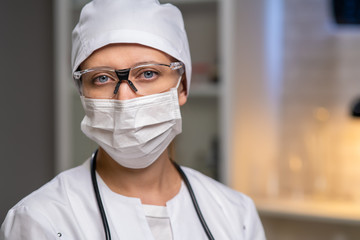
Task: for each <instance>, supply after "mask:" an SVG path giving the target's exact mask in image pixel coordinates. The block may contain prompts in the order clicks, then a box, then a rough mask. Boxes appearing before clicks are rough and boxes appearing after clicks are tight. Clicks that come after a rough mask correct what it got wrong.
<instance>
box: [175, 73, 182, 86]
mask: <svg viewBox="0 0 360 240" xmlns="http://www.w3.org/2000/svg"><path fill="white" fill-rule="evenodd" d="M181 79H182V75H181V76H180V77H179V80H178V82H177V84H176V87H175V88H176V89H178V88H179V86H180V83H181Z"/></svg>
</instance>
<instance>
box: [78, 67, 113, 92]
mask: <svg viewBox="0 0 360 240" xmlns="http://www.w3.org/2000/svg"><path fill="white" fill-rule="evenodd" d="M118 81H119V80H118V78H117V76H116V74H115V72H114V70H109V69H91V70H89V71H88V72H86V73H84V74H83V75H82V76H81V88H82V93H83V95H84V96H85V97H89V98H112V97H113V96H114V90H115V87H116V84H117V83H118Z"/></svg>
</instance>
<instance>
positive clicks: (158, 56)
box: [80, 43, 172, 69]
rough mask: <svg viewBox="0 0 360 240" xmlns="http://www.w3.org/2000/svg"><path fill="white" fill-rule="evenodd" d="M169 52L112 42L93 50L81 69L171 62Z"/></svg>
mask: <svg viewBox="0 0 360 240" xmlns="http://www.w3.org/2000/svg"><path fill="white" fill-rule="evenodd" d="M171 61H172V57H170V56H169V55H168V54H166V53H164V52H162V51H160V50H157V49H154V48H151V47H147V46H144V45H140V44H127V43H119V44H111V45H107V46H105V47H102V48H100V49H98V50H96V51H95V52H93V53H92V54H91V55H90V56H89V57H88V58H87V59H86V60H85V61H84V62H83V63H82V64H81V65H80V68H81V69H86V68H92V67H97V66H109V67H114V68H127V67H130V66H132V65H134V64H136V63H139V62H158V63H166V64H168V63H170V62H171Z"/></svg>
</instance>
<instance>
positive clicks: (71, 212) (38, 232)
mask: <svg viewBox="0 0 360 240" xmlns="http://www.w3.org/2000/svg"><path fill="white" fill-rule="evenodd" d="M183 169H184V171H185V173H186V175H187V176H188V178H189V181H190V183H191V184H192V187H193V190H194V192H195V195H196V197H197V200H198V203H199V206H200V209H201V211H202V213H203V216H204V218H205V220H206V222H207V224H208V226H209V228H210V230H211V232H212V234H213V236H214V238H215V239H216V240H227V239H231V240H233V239H238V240H243V239H247V240H258V239H259V240H260V239H265V236H264V231H263V227H262V224H261V222H260V220H259V217H258V214H257V212H256V209H255V207H254V204H253V202H252V201H251V200H250V199H249V198H248V197H247V196H245V195H243V194H241V193H239V192H236V191H233V190H231V189H229V188H227V187H226V186H224V185H222V184H220V183H218V182H216V181H214V180H212V179H210V178H208V177H206V176H204V175H202V174H201V173H199V172H197V171H195V170H192V169H189V168H185V167H183ZM98 183H99V188H100V194H101V197H102V201H103V204H104V207H105V211H106V214H107V219H108V222H109V226H110V231H111V237H112V239H113V240H116V239H120V240H129V239H131V240H154V238H153V236H152V233H151V230H150V228H149V226H148V223H147V220H146V217H145V214H144V209H143V207H142V204H141V201H140V200H139V199H137V198H131V197H125V196H122V195H119V194H116V193H114V192H112V191H111V190H110V189H109V188H108V187H107V186H106V185H105V183H104V182H103V181H102V180H101V178H100V177H99V175H98ZM167 211H168V214H169V217H170V222H171V226H172V232H173V239H174V240H194V239H196V240H202V239H204V240H205V239H207V237H206V235H205V233H204V230H203V228H202V226H201V223H200V221H199V219H198V216H197V214H196V212H195V210H194V207H193V204H192V201H191V198H190V196H189V193H188V191H187V188H186V186H185V185H184V184H183V186H182V187H181V190H180V192H179V193H178V194H177V195H176V196H175V197H174V198H173V199H171V200H170V201H168V202H167ZM0 239H1V240H5V239H6V240H8V239H11V240H15V239H16V240H17V239H19V240H20V239H21V240H26V239H32V240H35V239H36V240H45V239H46V240H50V239H57V240H82V239H83V240H92V239H93V240H100V239H105V235H104V229H103V224H102V221H101V217H100V214H99V210H98V206H97V203H96V200H95V195H94V191H93V186H92V183H91V177H90V161H89V160H88V161H86V162H85V163H84V164H83V165H81V166H79V167H76V168H73V169H71V170H68V171H65V172H63V173H61V174H59V175H58V176H57V177H55V178H54V179H53V180H52V181H50V182H49V183H47V184H46V185H44V186H43V187H41V188H40V189H38V190H37V191H35V192H33V193H32V194H30V195H29V196H27V197H26V198H24V199H23V200H21V201H20V202H19V203H18V204H17V205H15V206H14V207H13V208H12V209H11V210H10V211H9V212H8V214H7V216H6V218H5V221H4V222H3V224H2V226H1V231H0Z"/></svg>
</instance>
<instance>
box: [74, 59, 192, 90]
mask: <svg viewBox="0 0 360 240" xmlns="http://www.w3.org/2000/svg"><path fill="white" fill-rule="evenodd" d="M149 66H166V67H169V68H170V69H171V70H180V79H181V76H182V75H183V74H184V72H185V65H184V63H182V62H171V63H170V64H164V63H148V64H140V65H136V66H134V67H131V68H124V69H114V68H110V67H105V66H104V67H95V68H88V69H85V70H79V71H75V72H74V73H73V79H74V80H75V82H76V84H77V88H78V90H79V93H80V95H83V94H82V91H81V77H82V75H84V74H86V73H89V72H93V71H97V70H100V69H106V70H107V71H113V72H114V73H115V74H116V76H117V78H118V79H119V82H118V83H117V84H116V86H115V89H114V96H115V95H116V94H117V92H118V90H119V87H120V84H121V83H122V82H123V81H126V82H127V83H128V84H129V86H130V88H131V89H132V90H133V91H134V92H135V93H137V91H138V90H137V88H136V87H135V85H134V84H133V83H132V81H131V80H129V79H128V78H129V73H130V71H131V70H134V69H137V68H141V67H149ZM177 85H178V84H177ZM139 95H140V94H139Z"/></svg>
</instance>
